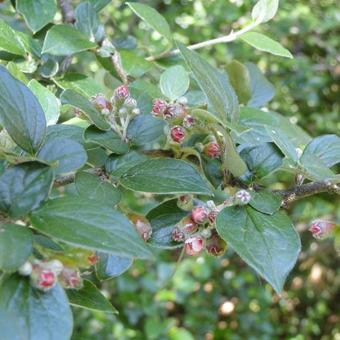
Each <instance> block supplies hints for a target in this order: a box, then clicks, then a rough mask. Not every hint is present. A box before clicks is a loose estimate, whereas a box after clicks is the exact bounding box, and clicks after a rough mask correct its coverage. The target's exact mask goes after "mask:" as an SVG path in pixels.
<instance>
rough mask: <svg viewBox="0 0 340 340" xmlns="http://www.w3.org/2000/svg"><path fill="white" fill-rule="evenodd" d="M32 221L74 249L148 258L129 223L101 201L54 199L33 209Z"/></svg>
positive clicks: (40, 228) (139, 239)
mask: <svg viewBox="0 0 340 340" xmlns="http://www.w3.org/2000/svg"><path fill="white" fill-rule="evenodd" d="M31 222H32V225H33V226H34V227H35V228H36V229H38V230H39V231H40V232H41V233H43V234H46V235H48V236H50V237H52V238H55V239H57V240H60V241H63V242H65V243H68V244H71V245H74V246H79V247H82V248H88V249H93V250H97V251H102V252H107V253H110V254H113V255H119V256H127V257H138V258H150V257H151V252H150V250H149V249H148V248H147V246H146V245H145V243H144V241H143V240H142V239H141V238H140V237H139V235H138V234H137V232H136V230H135V229H134V227H133V226H132V224H131V223H130V222H129V220H128V219H127V218H126V217H125V216H124V215H122V214H121V213H119V212H118V211H116V210H114V209H112V208H110V207H108V206H106V205H103V204H102V203H101V202H95V201H93V200H88V199H84V198H82V197H75V196H72V197H62V198H57V199H54V200H50V201H48V202H47V203H46V204H45V205H44V206H43V207H41V208H40V209H38V210H35V211H34V212H33V213H32V217H31Z"/></svg>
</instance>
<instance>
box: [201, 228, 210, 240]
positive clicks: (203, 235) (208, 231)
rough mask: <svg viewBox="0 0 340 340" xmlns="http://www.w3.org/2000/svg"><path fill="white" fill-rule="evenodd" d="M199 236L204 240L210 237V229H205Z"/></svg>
mask: <svg viewBox="0 0 340 340" xmlns="http://www.w3.org/2000/svg"><path fill="white" fill-rule="evenodd" d="M201 236H202V237H203V238H205V239H207V238H210V237H211V229H210V228H205V229H203V230H202V231H201Z"/></svg>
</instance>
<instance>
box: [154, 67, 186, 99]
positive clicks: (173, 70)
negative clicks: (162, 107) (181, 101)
mask: <svg viewBox="0 0 340 340" xmlns="http://www.w3.org/2000/svg"><path fill="white" fill-rule="evenodd" d="M189 85H190V78H189V76H188V73H187V71H186V70H185V68H184V67H183V66H181V65H176V66H172V67H169V68H168V69H166V70H165V71H164V72H163V73H162V74H161V78H160V81H159V86H160V88H161V91H162V93H163V94H164V96H165V97H167V98H169V99H170V100H171V101H174V100H176V99H178V98H179V97H181V96H183V95H184V94H185V93H186V92H187V91H188V88H189Z"/></svg>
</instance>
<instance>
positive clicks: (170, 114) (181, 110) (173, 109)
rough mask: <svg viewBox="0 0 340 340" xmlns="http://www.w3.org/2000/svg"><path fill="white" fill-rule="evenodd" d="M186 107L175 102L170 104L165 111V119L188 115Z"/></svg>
mask: <svg viewBox="0 0 340 340" xmlns="http://www.w3.org/2000/svg"><path fill="white" fill-rule="evenodd" d="M186 112H187V111H186V109H185V107H184V106H183V105H182V104H179V103H173V104H169V105H168V106H167V108H166V110H165V111H164V112H163V116H164V118H165V119H172V118H176V117H180V118H184V117H185V115H186Z"/></svg>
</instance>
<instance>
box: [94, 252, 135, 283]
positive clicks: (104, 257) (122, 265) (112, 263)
mask: <svg viewBox="0 0 340 340" xmlns="http://www.w3.org/2000/svg"><path fill="white" fill-rule="evenodd" d="M97 255H98V256H99V261H98V262H97V263H96V274H97V277H98V279H99V280H101V281H103V280H108V279H112V278H114V277H117V276H120V275H122V274H123V273H125V272H126V271H127V270H128V269H129V268H130V267H131V265H132V263H133V259H132V258H129V257H122V256H115V255H109V254H105V253H98V254H97Z"/></svg>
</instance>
